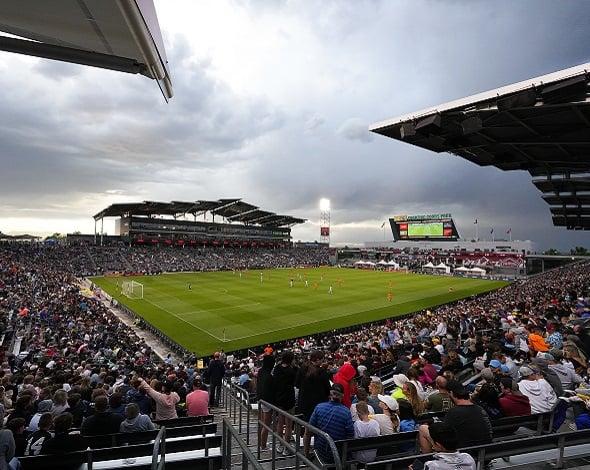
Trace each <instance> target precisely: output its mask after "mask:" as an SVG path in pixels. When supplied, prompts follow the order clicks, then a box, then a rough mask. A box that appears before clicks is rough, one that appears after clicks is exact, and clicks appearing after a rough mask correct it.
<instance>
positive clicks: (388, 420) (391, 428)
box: [373, 395, 399, 436]
mask: <svg viewBox="0 0 590 470" xmlns="http://www.w3.org/2000/svg"><path fill="white" fill-rule="evenodd" d="M377 398H378V399H379V408H380V409H381V410H382V411H383V413H381V414H376V415H373V419H374V420H375V421H377V422H378V423H379V429H380V431H381V435H382V436H386V435H389V434H393V433H394V432H398V431H399V417H398V415H397V412H398V411H399V403H398V402H397V400H396V399H395V398H393V397H390V396H389V395H377Z"/></svg>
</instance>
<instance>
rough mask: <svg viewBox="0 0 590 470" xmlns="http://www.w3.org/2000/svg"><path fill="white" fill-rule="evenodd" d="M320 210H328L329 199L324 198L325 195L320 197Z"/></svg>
mask: <svg viewBox="0 0 590 470" xmlns="http://www.w3.org/2000/svg"><path fill="white" fill-rule="evenodd" d="M320 210H321V211H322V212H327V211H329V210H330V200H329V199H326V198H325V197H323V198H321V199H320Z"/></svg>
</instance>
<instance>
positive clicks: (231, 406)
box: [220, 379, 252, 445]
mask: <svg viewBox="0 0 590 470" xmlns="http://www.w3.org/2000/svg"><path fill="white" fill-rule="evenodd" d="M220 395H221V401H220V404H221V405H222V406H223V407H224V408H225V409H226V410H227V412H228V414H229V417H230V418H231V419H232V424H233V425H234V426H236V425H237V426H238V433H239V434H245V435H246V444H248V445H250V424H251V419H250V412H251V411H252V403H251V401H250V393H249V392H248V391H247V390H245V389H244V388H242V387H240V386H238V385H236V384H234V383H232V382H231V380H227V379H226V380H224V382H223V383H222V386H221V394H220ZM244 415H245V416H244ZM236 421H237V422H236ZM244 421H245V423H244ZM244 425H245V429H244Z"/></svg>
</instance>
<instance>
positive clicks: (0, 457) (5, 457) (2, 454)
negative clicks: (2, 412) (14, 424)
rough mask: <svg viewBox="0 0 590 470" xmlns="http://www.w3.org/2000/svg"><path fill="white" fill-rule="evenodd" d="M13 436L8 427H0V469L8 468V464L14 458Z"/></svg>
mask: <svg viewBox="0 0 590 470" xmlns="http://www.w3.org/2000/svg"><path fill="white" fill-rule="evenodd" d="M14 452H15V443H14V436H13V435H12V432H11V431H10V430H9V429H0V470H9V468H10V467H9V464H10V461H11V460H12V459H14Z"/></svg>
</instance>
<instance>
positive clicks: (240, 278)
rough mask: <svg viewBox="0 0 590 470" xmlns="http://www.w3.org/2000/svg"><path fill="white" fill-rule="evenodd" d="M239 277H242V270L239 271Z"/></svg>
mask: <svg viewBox="0 0 590 470" xmlns="http://www.w3.org/2000/svg"><path fill="white" fill-rule="evenodd" d="M240 279H242V271H240Z"/></svg>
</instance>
